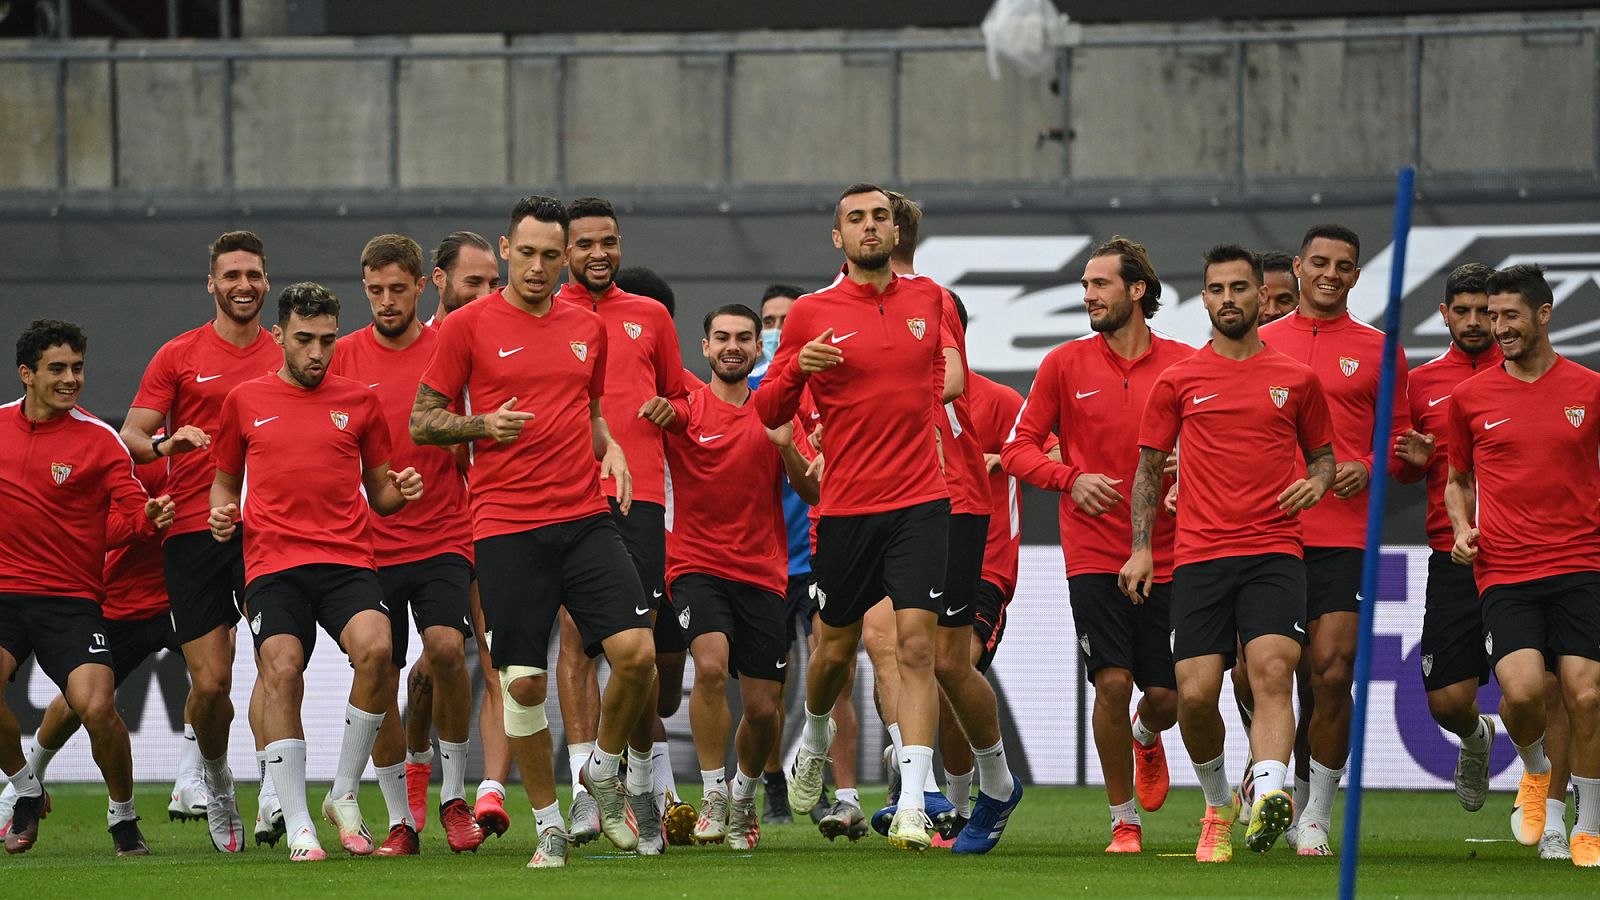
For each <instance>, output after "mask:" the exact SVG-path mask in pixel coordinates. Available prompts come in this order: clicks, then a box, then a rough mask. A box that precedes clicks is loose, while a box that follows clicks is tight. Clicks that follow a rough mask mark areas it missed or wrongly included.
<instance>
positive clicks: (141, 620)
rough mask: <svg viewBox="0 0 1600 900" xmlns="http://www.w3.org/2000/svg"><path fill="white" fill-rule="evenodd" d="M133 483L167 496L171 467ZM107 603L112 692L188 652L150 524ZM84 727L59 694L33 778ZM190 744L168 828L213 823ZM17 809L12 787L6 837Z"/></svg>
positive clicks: (132, 542)
mask: <svg viewBox="0 0 1600 900" xmlns="http://www.w3.org/2000/svg"><path fill="white" fill-rule="evenodd" d="M134 476H135V477H136V478H138V479H139V484H140V485H142V486H143V487H144V489H145V492H146V493H148V494H150V495H151V496H159V495H161V484H162V482H164V481H165V480H166V476H167V465H166V463H164V462H148V463H145V464H143V465H140V466H136V467H135V468H134ZM103 581H104V583H105V586H106V599H105V602H104V603H102V604H100V614H101V616H102V617H103V618H104V619H105V620H106V632H105V633H106V644H107V645H108V646H109V647H111V649H112V651H113V653H112V662H111V674H112V682H113V687H114V688H115V689H120V688H121V687H122V682H123V681H124V680H126V679H127V677H128V676H129V675H130V674H132V673H133V671H134V670H135V669H137V668H139V666H140V665H141V664H142V663H143V662H144V661H145V659H146V658H147V657H150V656H154V655H155V654H157V653H159V652H161V651H162V650H171V651H172V652H174V653H179V652H182V648H181V647H180V646H179V644H178V639H177V633H176V632H174V631H173V629H172V616H171V614H170V607H169V606H168V604H167V584H166V580H165V576H164V575H163V573H162V571H161V538H160V533H159V531H158V530H157V529H156V528H155V526H154V525H153V524H151V523H149V521H148V520H145V521H144V522H142V523H141V525H140V528H139V530H138V531H136V532H134V533H131V534H129V535H127V542H126V543H123V544H121V545H119V546H116V547H114V548H112V549H110V550H109V551H108V552H107V553H106V559H105V574H104V578H103ZM81 724H82V722H81V721H80V720H79V718H78V715H77V713H75V712H73V711H72V707H71V706H70V705H69V704H68V703H67V698H66V696H65V695H62V694H58V695H56V698H55V699H54V700H51V701H50V705H49V706H48V707H46V708H45V711H44V718H43V719H42V720H41V721H40V722H39V730H38V732H37V733H36V734H35V735H34V739H33V750H31V751H30V752H29V753H28V767H29V768H30V769H32V771H33V777H35V778H37V779H38V780H39V782H40V783H41V784H42V783H43V782H44V780H45V771H46V769H47V768H48V767H49V765H50V761H51V760H52V759H54V758H55V755H56V754H57V753H58V752H60V750H61V748H62V747H63V746H65V745H66V743H67V739H68V738H70V737H72V735H73V733H74V732H76V731H77V730H78V726H79V725H81ZM183 737H184V740H183V743H182V744H180V745H179V751H178V776H177V779H176V781H175V782H174V783H173V786H172V799H171V801H170V802H169V803H168V804H167V818H168V819H169V820H180V821H189V820H191V819H204V818H205V817H206V793H205V782H204V781H203V780H202V779H203V777H204V776H202V775H201V771H200V748H199V746H198V745H197V744H196V743H195V740H194V729H193V728H192V727H191V726H189V725H187V724H186V725H184V736H183ZM16 802H17V789H16V786H15V785H11V784H7V785H6V787H5V790H3V791H0V837H5V835H6V833H7V832H8V831H10V830H11V814H12V810H13V809H14V808H15V806H16Z"/></svg>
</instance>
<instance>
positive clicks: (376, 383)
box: [367, 381, 383, 389]
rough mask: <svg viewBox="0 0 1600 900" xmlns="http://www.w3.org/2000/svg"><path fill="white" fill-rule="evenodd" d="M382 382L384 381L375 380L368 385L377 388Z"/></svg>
mask: <svg viewBox="0 0 1600 900" xmlns="http://www.w3.org/2000/svg"><path fill="white" fill-rule="evenodd" d="M382 383H383V382H381V381H379V382H374V383H372V384H369V385H367V387H369V388H373V389H376V388H377V387H378V385H380V384H382Z"/></svg>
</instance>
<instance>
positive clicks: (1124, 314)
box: [1089, 300, 1133, 334]
mask: <svg viewBox="0 0 1600 900" xmlns="http://www.w3.org/2000/svg"><path fill="white" fill-rule="evenodd" d="M1131 318H1133V303H1132V302H1129V301H1127V300H1124V302H1123V303H1122V305H1120V306H1118V305H1116V304H1107V305H1106V314H1105V315H1104V316H1101V317H1100V321H1098V322H1096V321H1095V320H1094V319H1092V318H1091V319H1090V320H1089V327H1090V328H1091V329H1092V330H1094V331H1097V332H1099V333H1100V334H1111V333H1112V332H1114V331H1117V330H1118V329H1120V328H1122V326H1124V325H1126V324H1128V320H1129V319H1131Z"/></svg>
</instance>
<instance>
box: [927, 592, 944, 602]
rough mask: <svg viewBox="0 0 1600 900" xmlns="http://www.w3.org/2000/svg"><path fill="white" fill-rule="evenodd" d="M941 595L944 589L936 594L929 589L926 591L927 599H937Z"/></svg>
mask: <svg viewBox="0 0 1600 900" xmlns="http://www.w3.org/2000/svg"><path fill="white" fill-rule="evenodd" d="M943 596H944V591H940V592H939V593H937V594H935V593H934V592H933V591H929V592H928V599H929V600H937V599H939V598H940V597H943Z"/></svg>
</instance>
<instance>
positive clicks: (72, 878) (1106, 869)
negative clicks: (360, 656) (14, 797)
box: [0, 784, 1600, 900]
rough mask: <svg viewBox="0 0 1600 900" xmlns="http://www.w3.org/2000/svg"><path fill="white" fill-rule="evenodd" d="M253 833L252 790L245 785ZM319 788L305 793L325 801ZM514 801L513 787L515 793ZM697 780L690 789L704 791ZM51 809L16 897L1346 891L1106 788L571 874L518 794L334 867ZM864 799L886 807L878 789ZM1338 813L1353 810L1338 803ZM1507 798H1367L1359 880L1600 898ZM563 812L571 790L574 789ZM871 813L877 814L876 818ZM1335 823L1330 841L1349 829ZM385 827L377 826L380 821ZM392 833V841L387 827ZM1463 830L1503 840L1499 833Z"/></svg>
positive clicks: (151, 813) (585, 856) (93, 788)
mask: <svg viewBox="0 0 1600 900" xmlns="http://www.w3.org/2000/svg"><path fill="white" fill-rule="evenodd" d="M241 787H242V788H243V790H242V792H241V793H242V799H243V800H244V806H245V810H244V815H245V821H246V823H247V825H248V823H249V822H250V821H252V819H253V818H254V814H255V803H254V791H253V789H252V788H251V787H250V786H247V785H245V786H241ZM323 790H324V788H323V787H322V786H316V787H314V788H313V789H312V791H311V795H312V798H313V801H314V802H320V800H321V795H322V791H323ZM512 791H513V796H514V797H516V796H518V788H517V787H515V786H513V788H512ZM698 793H699V792H698V791H697V790H694V789H692V788H691V789H690V791H689V796H688V798H687V799H690V800H691V801H693V800H697V799H698ZM362 795H363V804H362V805H363V807H364V809H365V811H366V815H367V821H368V823H370V824H371V825H373V826H379V825H382V824H383V823H385V822H386V821H387V819H386V818H385V816H384V815H383V813H382V802H381V799H380V797H379V795H378V791H377V788H376V787H375V786H373V785H371V784H366V785H364V786H363V790H362ZM52 796H53V798H54V803H55V811H54V812H53V813H52V814H51V815H50V817H49V818H48V819H46V820H45V821H44V822H43V823H42V827H41V829H40V835H39V843H38V845H37V846H36V847H35V848H34V849H33V850H31V851H30V852H28V853H27V854H25V855H21V856H11V857H5V858H3V859H0V893H3V895H4V896H5V897H117V898H133V897H167V898H173V897H186V898H187V897H210V896H222V895H229V896H237V895H245V896H253V897H269V896H273V895H276V896H279V897H284V898H292V897H297V896H301V895H308V894H312V895H318V896H332V895H338V896H345V897H377V896H383V897H391V898H406V900H411V898H415V900H430V898H451V897H461V898H473V900H477V898H483V897H502V896H503V897H511V896H517V897H528V896H541V895H543V893H542V892H544V891H555V892H557V893H554V894H550V895H545V896H556V897H568V898H595V900H600V898H606V900H609V898H612V897H635V896H637V897H670V898H713V897H718V898H739V900H743V898H765V897H774V898H778V897H781V898H838V897H850V896H860V897H871V898H874V900H878V898H895V897H916V898H951V900H965V898H988V897H999V898H1018V897H1064V896H1074V895H1076V896H1081V897H1090V898H1093V897H1102V896H1138V897H1174V896H1184V897H1195V896H1214V897H1233V896H1270V897H1280V898H1300V897H1325V896H1331V895H1333V894H1334V893H1336V891H1337V889H1338V859H1337V858H1333V859H1299V858H1297V857H1295V856H1294V855H1293V854H1292V853H1290V852H1289V851H1288V849H1287V847H1285V846H1283V845H1282V844H1280V845H1279V846H1278V847H1276V848H1274V849H1273V851H1272V852H1271V853H1270V854H1267V855H1266V856H1264V857H1257V856H1255V855H1254V854H1252V853H1250V852H1249V851H1248V850H1246V849H1245V847H1244V840H1243V837H1244V836H1243V829H1236V834H1235V838H1234V841H1235V853H1236V856H1235V858H1234V861H1233V862H1232V863H1231V864H1229V865H1211V866H1202V865H1200V864H1198V863H1196V862H1194V860H1193V858H1192V854H1193V852H1194V842H1195V838H1196V836H1197V834H1198V819H1199V818H1200V813H1201V803H1202V801H1201V799H1200V795H1199V793H1198V792H1197V791H1192V790H1175V791H1173V794H1172V796H1171V798H1169V799H1168V801H1167V804H1166V806H1165V807H1163V808H1162V809H1161V810H1160V811H1158V812H1155V813H1147V814H1145V818H1144V828H1145V831H1144V845H1145V852H1144V853H1143V854H1142V855H1141V856H1137V857H1115V858H1113V857H1108V856H1107V855H1106V854H1104V853H1103V852H1101V851H1102V848H1103V847H1104V846H1105V844H1106V842H1107V840H1108V838H1109V833H1108V832H1109V827H1108V825H1107V813H1106V807H1105V795H1104V793H1102V792H1101V791H1100V790H1099V789H1097V788H1043V787H1035V788H1029V789H1028V792H1027V796H1026V798H1025V799H1024V800H1023V803H1022V806H1021V807H1020V808H1019V809H1018V811H1017V813H1016V815H1014V816H1013V817H1012V819H1011V824H1010V827H1009V828H1008V830H1007V831H1006V836H1005V840H1004V841H1002V842H1001V844H1000V847H999V848H998V849H997V850H995V851H994V852H993V853H991V854H989V855H988V856H984V857H952V856H951V855H950V854H949V852H948V851H937V850H931V851H929V852H928V853H926V854H924V855H922V856H920V857H918V856H914V855H912V854H909V853H905V852H903V851H897V850H894V849H892V848H890V847H889V846H888V844H887V843H886V842H885V841H884V840H883V839H882V838H880V837H878V836H877V835H876V834H870V835H868V837H867V838H866V839H864V840H862V841H861V842H860V843H859V844H855V845H851V844H849V843H847V842H846V841H844V840H843V839H840V840H838V841H837V842H834V843H832V844H830V843H829V842H828V841H826V840H824V839H823V838H822V837H821V836H819V835H818V834H817V832H816V830H815V829H814V828H813V827H812V826H811V825H810V824H809V822H807V823H806V824H799V823H797V824H794V825H782V826H769V827H766V828H764V829H763V830H762V835H761V846H760V848H759V849H757V850H756V851H755V852H753V853H748V854H745V853H735V852H733V851H730V850H727V849H724V848H723V847H721V846H706V847H673V848H670V849H669V851H668V853H667V854H666V855H665V856H664V857H659V858H651V859H641V858H637V857H634V856H632V855H631V854H620V853H617V852H615V851H614V850H612V849H611V848H610V846H609V845H607V844H606V843H605V842H604V839H601V840H600V841H597V842H595V843H592V844H589V845H587V846H585V847H582V848H577V849H575V850H574V851H573V853H572V857H571V859H570V861H569V863H568V866H567V868H566V869H565V870H563V871H531V870H528V869H526V868H524V865H525V864H526V863H527V861H528V857H529V856H530V855H532V853H533V839H532V830H531V825H532V814H531V813H528V812H527V811H526V810H527V804H526V803H521V802H512V803H507V807H508V809H510V810H511V813H512V825H511V830H510V831H509V832H508V833H507V834H506V836H504V837H501V838H491V839H490V840H489V841H488V842H487V843H486V844H485V845H484V847H483V848H482V849H481V850H479V851H478V852H477V853H476V854H462V855H459V856H457V855H453V854H451V853H450V852H449V850H448V849H447V848H446V847H445V843H444V835H443V833H442V832H441V831H439V829H438V824H437V821H436V818H437V817H436V815H432V814H430V816H429V821H428V826H427V830H426V831H425V832H424V833H423V838H422V846H423V855H422V856H421V857H420V858H415V859H355V858H350V857H347V856H343V855H342V853H341V852H340V851H339V845H338V841H337V837H336V835H335V833H334V831H333V829H332V828H331V827H329V826H328V825H326V824H322V825H321V834H322V841H323V846H324V847H325V848H327V849H328V850H329V856H330V859H329V861H328V862H325V863H312V864H295V865H291V864H290V863H289V861H288V857H287V851H286V850H285V849H284V848H283V845H282V844H281V843H280V844H279V848H278V849H276V850H273V849H270V848H267V847H265V846H263V847H260V848H256V847H254V846H251V847H250V849H249V850H248V851H247V852H245V853H243V854H241V855H239V856H236V857H231V858H225V857H223V856H222V855H220V854H218V853H216V852H214V851H213V850H212V849H211V847H210V844H209V842H208V841H207V839H206V833H205V830H204V826H203V825H202V824H201V823H189V824H183V823H169V822H168V821H167V818H166V801H167V796H166V788H165V787H164V786H161V785H146V786H141V788H140V790H139V792H138V801H139V809H140V811H141V813H142V814H143V815H144V821H143V823H142V825H143V827H144V832H145V837H146V839H147V840H148V841H149V844H150V848H151V854H152V855H151V856H149V857H146V858H143V859H117V858H116V857H115V856H114V855H113V853H112V850H111V838H110V836H109V835H108V834H106V832H105V795H104V793H103V789H102V788H100V787H99V786H98V785H57V786H55V788H54V790H53V791H52ZM865 799H866V800H867V801H868V802H869V803H872V802H876V801H878V800H881V799H882V793H881V791H874V790H868V791H867V792H866V795H865ZM1340 806H1341V808H1342V806H1343V804H1342V802H1341V804H1340ZM1510 806H1511V798H1510V796H1509V795H1495V796H1494V797H1492V798H1491V800H1490V802H1489V804H1488V805H1487V806H1486V807H1485V808H1484V809H1483V811H1481V812H1479V813H1476V814H1469V813H1466V812H1463V811H1462V810H1461V808H1460V807H1459V806H1457V804H1456V801H1455V798H1454V797H1453V796H1452V795H1450V794H1447V793H1395V792H1389V793H1373V794H1369V795H1368V799H1367V804H1366V815H1365V821H1366V837H1365V840H1364V841H1363V844H1362V847H1363V852H1362V864H1361V882H1360V889H1361V894H1362V895H1363V896H1372V897H1378V896H1383V897H1394V896H1443V895H1449V896H1453V897H1469V896H1483V897H1502V896H1506V895H1517V894H1520V895H1525V896H1539V897H1555V896H1571V897H1579V896H1582V897H1595V896H1600V871H1589V870H1579V869H1575V868H1573V866H1572V864H1571V863H1566V862H1541V861H1540V860H1539V859H1538V858H1537V857H1536V855H1535V853H1534V850H1533V848H1529V847H1523V846H1521V845H1519V844H1516V843H1514V842H1511V841H1510V829H1509V826H1508V825H1507V815H1508V813H1509V810H1510ZM563 808H565V798H563ZM869 813H870V810H869ZM1339 828H1340V826H1339V823H1338V821H1337V820H1336V821H1335V822H1334V834H1335V836H1336V838H1337V836H1338V835H1339V833H1340V831H1339ZM374 830H375V831H376V830H377V828H376V827H374ZM380 838H381V836H380ZM1468 838H1480V839H1482V838H1489V839H1494V841H1495V842H1491V843H1477V842H1472V843H1469V842H1468V840H1467V839H1468Z"/></svg>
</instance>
